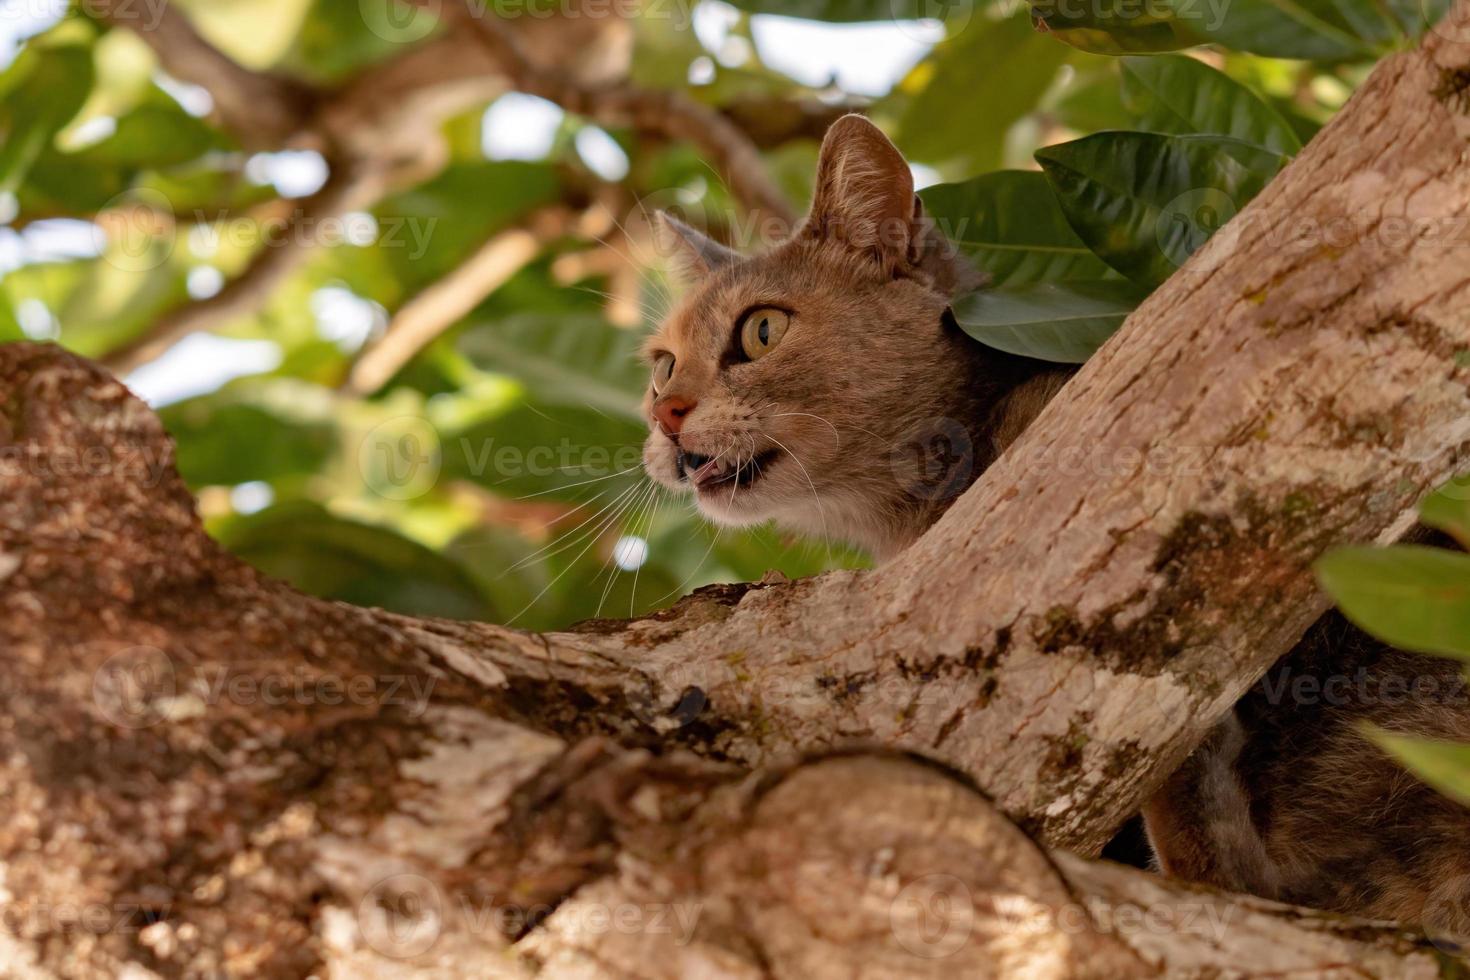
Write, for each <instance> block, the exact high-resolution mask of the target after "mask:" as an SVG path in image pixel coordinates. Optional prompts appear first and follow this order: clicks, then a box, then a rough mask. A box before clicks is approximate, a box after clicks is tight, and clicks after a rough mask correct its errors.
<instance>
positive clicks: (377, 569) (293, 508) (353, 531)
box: [215, 503, 496, 620]
mask: <svg viewBox="0 0 1470 980" xmlns="http://www.w3.org/2000/svg"><path fill="white" fill-rule="evenodd" d="M215 534H216V536H217V537H218V539H219V541H220V543H221V544H222V545H224V547H225V548H227V549H228V550H229V551H231V552H232V553H233V554H235V555H236V556H238V557H239V558H241V559H243V560H244V561H246V562H248V563H250V564H251V565H254V566H255V567H256V568H258V569H260V570H261V571H263V572H265V573H266V574H267V575H273V576H275V577H276V578H279V579H282V580H284V581H286V582H289V583H290V584H291V585H293V586H295V587H296V588H298V589H301V590H302V591H303V592H308V593H310V594H312V595H316V596H321V597H322V598H324V599H338V600H341V601H343V602H350V603H353V604H354V605H359V606H379V607H382V608H384V609H387V610H390V611H392V612H397V613H403V614H406V615H415V616H444V617H448V618H450V619H478V620H492V619H494V618H495V612H496V611H495V610H494V609H492V608H491V607H490V605H489V603H488V602H486V600H485V598H484V596H483V595H482V594H481V593H480V590H479V588H478V587H477V586H476V584H475V582H474V579H473V578H472V577H471V576H470V575H469V574H467V573H466V572H465V571H464V569H462V568H460V567H459V566H458V565H457V564H455V563H454V562H452V561H450V560H449V559H447V558H445V557H443V556H442V555H440V554H438V553H436V552H434V551H432V550H430V549H428V548H426V547H424V546H423V545H421V544H419V543H417V542H415V541H411V540H409V539H408V538H405V537H403V536H402V535H400V534H397V533H395V532H394V531H391V530H389V529H387V528H384V527H375V526H373V525H370V524H360V523H356V522H354V521H347V520H343V519H342V518H339V517H336V516H334V515H333V514H331V513H329V512H328V511H327V510H325V509H323V508H321V507H318V506H316V505H314V504H307V503H291V504H282V505H279V506H276V507H271V508H269V509H267V510H263V511H261V512H260V513H258V514H252V515H249V516H237V517H234V518H231V519H229V520H227V521H223V522H220V524H219V525H218V526H217V527H216V528H215Z"/></svg>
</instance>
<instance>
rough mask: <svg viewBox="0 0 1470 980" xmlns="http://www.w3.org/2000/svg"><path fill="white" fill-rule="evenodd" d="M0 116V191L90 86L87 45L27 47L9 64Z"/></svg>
mask: <svg viewBox="0 0 1470 980" xmlns="http://www.w3.org/2000/svg"><path fill="white" fill-rule="evenodd" d="M10 71H13V72H18V73H19V74H18V76H17V79H16V80H15V81H14V82H13V83H11V84H10V85H9V90H8V91H7V92H6V94H5V99H4V102H3V104H0V115H3V128H4V138H3V140H0V192H3V191H14V190H15V189H16V188H17V187H19V186H20V183H21V181H22V180H24V179H25V176H26V173H27V172H28V171H29V170H30V168H31V166H32V165H33V164H34V163H35V162H36V160H37V159H38V158H39V157H40V155H41V154H42V152H44V151H45V150H46V149H47V148H48V147H50V146H51V141H52V140H53V139H54V138H55V137H56V134H57V133H59V132H61V130H62V128H63V127H64V126H65V125H66V124H67V123H68V122H70V121H71V118H72V116H75V115H76V114H77V111H78V110H80V109H81V107H82V104H83V103H84V102H86V101H87V95H88V93H90V92H91V91H92V50H91V48H88V47H80V46H66V47H40V48H36V47H30V48H27V49H25V50H24V51H23V52H22V53H21V57H20V58H19V59H17V61H16V63H15V64H14V65H12V66H11V69H10Z"/></svg>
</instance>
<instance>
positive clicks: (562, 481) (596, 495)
mask: <svg viewBox="0 0 1470 980" xmlns="http://www.w3.org/2000/svg"><path fill="white" fill-rule="evenodd" d="M647 435H648V429H647V427H646V426H645V425H643V424H642V423H639V422H634V421H631V420H629V419H626V418H624V417H622V416H613V415H606V414H603V413H601V412H598V411H595V410H593V409H590V408H573V407H570V406H565V405H533V404H522V405H518V406H516V407H514V408H512V409H510V410H509V411H506V412H504V413H502V414H499V415H496V416H494V417H492V418H489V419H485V420H482V421H480V422H477V423H474V424H472V425H469V426H467V427H465V428H463V429H461V430H458V431H455V432H452V433H450V434H448V435H446V436H444V437H443V438H442V439H441V451H442V453H443V467H444V473H445V475H447V476H449V477H456V478H459V479H467V480H471V481H473V482H475V483H477V484H479V485H480V486H482V487H484V488H486V489H487V490H490V491H492V492H493V493H496V494H499V495H500V496H504V497H515V498H527V497H535V498H537V499H544V500H548V501H552V500H566V501H575V502H581V501H587V500H593V499H596V500H599V501H605V502H609V503H611V502H613V501H617V502H618V503H620V504H621V503H631V502H632V500H633V499H636V498H634V497H633V495H632V493H631V492H630V491H632V489H633V487H634V486H635V485H636V484H638V483H639V482H640V481H642V480H644V479H645V478H644V476H643V470H642V466H641V460H642V448H643V440H644V439H645V438H646V437H647Z"/></svg>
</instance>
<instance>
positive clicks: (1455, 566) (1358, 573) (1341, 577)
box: [1317, 545, 1470, 660]
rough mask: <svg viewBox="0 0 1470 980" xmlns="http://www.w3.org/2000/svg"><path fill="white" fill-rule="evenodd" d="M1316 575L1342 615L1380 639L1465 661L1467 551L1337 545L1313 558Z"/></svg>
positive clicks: (1469, 599)
mask: <svg viewBox="0 0 1470 980" xmlns="http://www.w3.org/2000/svg"><path fill="white" fill-rule="evenodd" d="M1317 578H1318V580H1319V581H1320V582H1321V583H1322V588H1323V589H1324V590H1326V592H1327V594H1328V595H1329V596H1331V597H1332V599H1333V601H1335V602H1336V603H1337V605H1338V606H1339V608H1341V609H1342V612H1343V614H1344V615H1345V616H1347V617H1348V619H1350V620H1352V621H1353V622H1354V623H1356V624H1357V625H1358V626H1360V627H1362V628H1363V629H1365V630H1367V631H1368V632H1369V633H1371V634H1373V635H1374V636H1376V637H1378V638H1379V639H1380V640H1382V641H1384V642H1385V643H1390V644H1392V645H1394V646H1396V647H1401V648H1403V649H1405V650H1413V651H1417V652H1419V653H1430V654H1437V655H1440V656H1449V657H1459V658H1461V659H1465V660H1470V555H1465V554H1461V553H1459V552H1453V551H1446V550H1444V549H1442V548H1430V547H1425V546H1422V545H1398V546H1396V547H1392V548H1343V549H1340V550H1338V551H1334V552H1331V553H1330V554H1328V555H1326V556H1325V557H1323V558H1322V559H1321V561H1319V562H1318V563H1317Z"/></svg>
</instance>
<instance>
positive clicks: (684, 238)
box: [658, 211, 740, 278]
mask: <svg viewBox="0 0 1470 980" xmlns="http://www.w3.org/2000/svg"><path fill="white" fill-rule="evenodd" d="M658 237H659V244H660V246H661V247H662V248H664V249H666V250H668V251H670V252H672V253H673V255H674V257H675V258H676V259H677V260H678V263H679V265H680V267H681V270H682V271H683V273H684V274H685V275H686V276H690V277H691V278H699V277H703V276H707V275H709V274H710V273H711V272H714V271H715V270H716V269H719V268H721V267H723V266H726V265H729V264H730V263H732V262H735V261H737V260H738V259H739V258H740V253H739V252H736V251H734V250H733V249H729V248H726V247H725V246H724V245H721V244H720V243H719V242H717V241H715V240H714V239H713V238H711V237H709V236H708V235H706V234H705V233H704V232H702V231H699V230H698V229H695V228H691V227H689V226H688V225H686V224H685V223H684V222H682V221H680V220H679V219H678V218H676V217H674V216H673V215H671V214H669V213H668V212H667V211H660V212H658Z"/></svg>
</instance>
